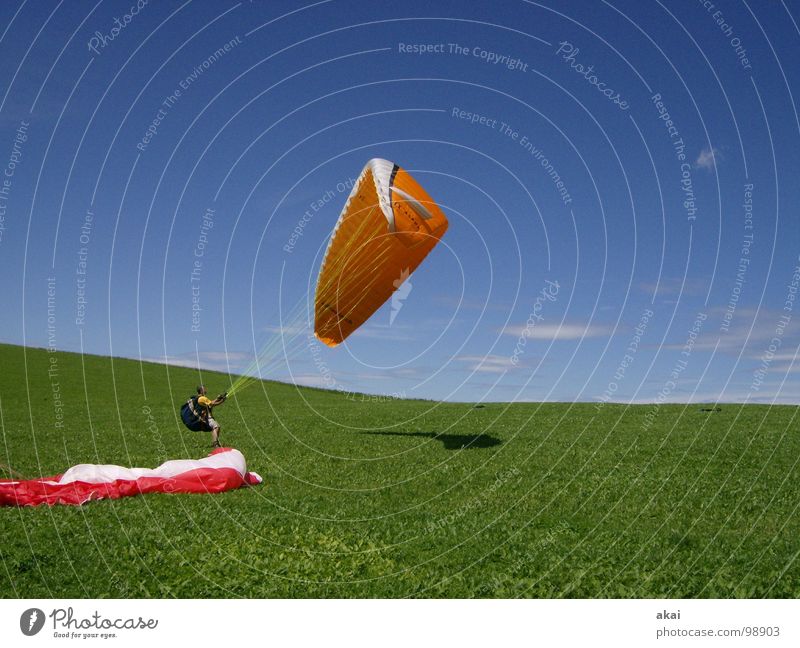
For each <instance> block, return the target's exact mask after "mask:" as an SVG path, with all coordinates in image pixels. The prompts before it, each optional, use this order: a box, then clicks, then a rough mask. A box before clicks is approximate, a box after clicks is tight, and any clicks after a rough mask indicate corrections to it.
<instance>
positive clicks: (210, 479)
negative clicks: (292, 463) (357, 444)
mask: <svg viewBox="0 0 800 648" xmlns="http://www.w3.org/2000/svg"><path fill="white" fill-rule="evenodd" d="M261 482H262V479H261V477H260V476H259V475H258V474H256V473H253V472H247V464H246V462H245V459H244V455H243V454H242V453H241V452H239V451H238V450H235V449H234V448H218V449H216V450H214V451H213V452H212V453H211V454H210V455H209V456H208V457H205V458H203V459H177V460H173V461H167V462H164V463H163V464H161V465H160V466H159V467H158V468H154V469H151V468H125V467H123V466H111V465H101V464H80V465H78V466H73V467H72V468H70V469H69V470H67V472H65V473H64V474H63V475H56V476H55V477H42V478H40V479H29V480H23V481H14V480H8V479H0V506H37V505H39V504H70V505H73V506H80V505H81V504H85V503H86V502H90V501H92V500H99V499H107V498H110V499H117V498H120V497H128V496H130V495H140V494H143V493H221V492H223V491H227V490H233V489H235V488H240V487H242V486H245V485H249V486H254V485H256V484H260V483H261Z"/></svg>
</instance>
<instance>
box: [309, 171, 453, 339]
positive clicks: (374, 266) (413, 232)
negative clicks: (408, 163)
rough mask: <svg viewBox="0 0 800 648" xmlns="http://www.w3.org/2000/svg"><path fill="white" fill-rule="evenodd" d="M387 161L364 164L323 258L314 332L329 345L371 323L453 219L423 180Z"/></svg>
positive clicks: (318, 283)
mask: <svg viewBox="0 0 800 648" xmlns="http://www.w3.org/2000/svg"><path fill="white" fill-rule="evenodd" d="M386 165H387V163H385V162H384V166H383V167H380V166H377V165H374V164H372V162H370V163H368V164H367V166H366V167H365V169H364V171H363V172H362V174H361V176H360V178H359V182H358V183H357V184H356V186H355V188H354V189H353V193H352V194H351V195H350V198H349V200H348V202H347V204H346V205H345V208H344V210H343V212H342V214H341V216H340V217H339V221H338V222H337V225H336V228H335V230H334V234H333V237H332V238H331V242H330V243H329V244H328V250H327V251H326V253H325V258H324V260H323V262H322V268H321V270H320V275H319V279H318V280H317V294H316V298H315V304H314V317H315V322H314V332H315V334H316V336H317V337H318V338H319V339H320V340H321V341H322V342H324V343H325V344H326V345H328V346H330V347H335V346H336V345H338V344H340V343H341V342H342V341H344V340H345V339H346V338H347V337H348V336H349V335H350V334H351V333H353V331H355V330H356V329H357V328H358V327H359V326H361V325H362V324H363V323H364V322H366V321H367V320H368V319H369V318H370V317H371V316H372V315H373V313H375V311H377V310H378V309H379V308H380V307H381V306H382V305H383V304H384V303H385V302H386V301H387V300H388V299H389V298H390V297H391V296H392V293H393V292H394V291H395V290H397V289H398V288H399V287H400V286H401V285H402V283H403V282H404V281H405V280H406V279H407V278H408V277H409V276H410V275H411V273H413V272H414V271H415V270H416V269H417V267H418V266H419V265H420V263H422V261H423V260H424V259H425V257H426V256H427V255H428V253H429V252H430V251H431V250H432V249H433V248H434V247H435V246H436V244H437V243H438V242H439V240H440V239H441V237H442V236H443V235H444V233H445V231H446V230H447V224H448V223H447V217H446V216H445V215H444V213H443V212H442V210H441V209H439V207H438V205H436V203H435V202H434V201H433V200H432V199H431V197H430V196H429V195H428V194H427V193H426V192H425V190H424V189H423V188H422V187H421V186H420V185H419V184H418V183H417V181H416V180H414V178H412V177H411V176H410V175H409V174H408V173H407V172H406V171H404V170H402V169H400V168H399V167H397V166H396V165H395V166H394V169H393V170H392V173H391V176H387V175H386V173H383V169H386V170H387V171H388V169H391V167H390V166H386ZM376 173H382V175H381V176H380V177H376V176H375V174H376ZM381 188H383V189H384V193H383V195H381ZM387 188H388V193H387V192H386V189H387ZM395 189H396V190H395ZM382 197H383V200H381V198H382ZM392 224H394V228H392Z"/></svg>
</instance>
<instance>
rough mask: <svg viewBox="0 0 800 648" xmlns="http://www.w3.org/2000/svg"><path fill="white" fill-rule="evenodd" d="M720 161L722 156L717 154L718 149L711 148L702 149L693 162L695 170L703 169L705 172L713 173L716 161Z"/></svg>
mask: <svg viewBox="0 0 800 648" xmlns="http://www.w3.org/2000/svg"><path fill="white" fill-rule="evenodd" d="M721 159H722V154H721V153H720V152H719V149H716V148H714V147H713V146H711V147H708V148H704V149H703V150H702V151H700V154H699V155H698V156H697V159H696V160H695V161H694V166H695V168H696V169H705V170H706V171H713V170H714V169H715V168H716V166H717V160H721Z"/></svg>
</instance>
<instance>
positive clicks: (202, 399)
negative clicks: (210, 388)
mask: <svg viewBox="0 0 800 648" xmlns="http://www.w3.org/2000/svg"><path fill="white" fill-rule="evenodd" d="M211 402H212V401H211V399H210V398H209V397H208V396H199V397H198V399H197V404H198V405H199V406H200V407H204V408H206V409H207V410H208V411H209V412H210V411H211Z"/></svg>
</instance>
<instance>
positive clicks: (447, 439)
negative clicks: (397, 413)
mask: <svg viewBox="0 0 800 648" xmlns="http://www.w3.org/2000/svg"><path fill="white" fill-rule="evenodd" d="M362 434H376V435H378V436H399V437H408V438H412V437H422V438H425V439H435V440H436V441H441V442H442V444H443V445H444V449H445V450H461V449H462V448H464V449H466V450H472V449H475V448H491V447H492V446H496V445H500V444H501V443H502V441H501V440H500V439H498V438H496V437H493V436H490V435H488V434H437V433H436V432H362Z"/></svg>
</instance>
